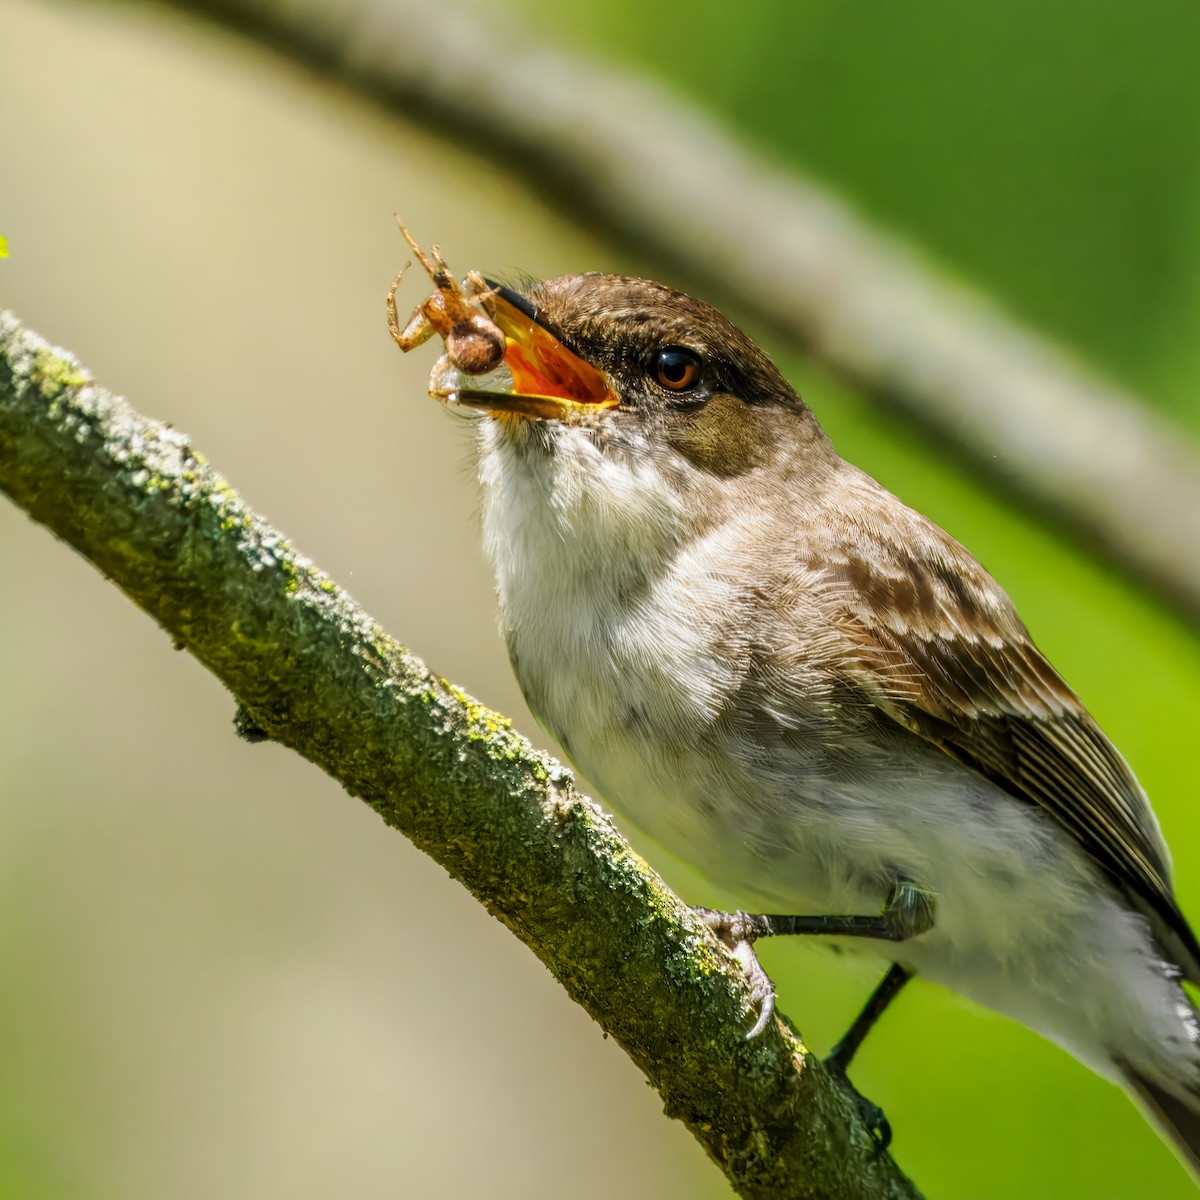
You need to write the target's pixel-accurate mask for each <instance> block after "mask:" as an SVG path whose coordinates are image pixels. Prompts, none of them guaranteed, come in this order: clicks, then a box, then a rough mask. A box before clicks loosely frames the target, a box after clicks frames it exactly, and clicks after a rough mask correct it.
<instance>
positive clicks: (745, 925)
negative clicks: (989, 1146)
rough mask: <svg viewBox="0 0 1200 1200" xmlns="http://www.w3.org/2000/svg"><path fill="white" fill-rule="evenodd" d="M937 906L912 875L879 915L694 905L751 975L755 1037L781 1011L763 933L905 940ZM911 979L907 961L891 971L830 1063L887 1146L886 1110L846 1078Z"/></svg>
mask: <svg viewBox="0 0 1200 1200" xmlns="http://www.w3.org/2000/svg"><path fill="white" fill-rule="evenodd" d="M934 907H935V906H934V898H933V893H932V892H931V891H929V890H928V889H927V888H923V887H922V886H921V885H920V884H918V883H914V882H913V881H912V880H910V879H902V880H900V881H899V882H898V883H895V884H893V886H892V890H891V891H890V892H888V894H887V899H886V900H885V901H884V904H883V909H882V910H881V911H880V912H879V913H878V914H877V915H876V916H869V917H867V916H821V917H796V916H783V915H778V914H770V913H764V914H761V915H758V916H751V915H750V914H748V913H744V912H736V913H723V912H716V911H714V910H713V909H711V908H696V909H694V910H693V911H694V912H695V913H696V914H697V916H699V917H700V919H701V920H702V921H704V923H705V924H706V925H707V926H708V927H709V929H711V930H712V931H713V932H714V933H715V934H716V935H717V937H719V938H720V939H721V941H722V942H724V943H725V945H726V946H728V947H729V949H730V950H732V951H733V953H734V954H735V955H736V957H737V958H738V960H739V961H740V962H741V964H742V966H743V967H745V969H746V973H747V974H748V975H749V976H750V988H751V999H752V1001H753V1002H754V1004H756V1005H757V1007H758V1020H757V1021H755V1022H754V1026H753V1028H752V1029H751V1030H750V1032H749V1033H747V1034H746V1037H747V1039H751V1038H755V1037H757V1036H758V1035H759V1034H760V1033H761V1032H762V1031H763V1030H764V1029H765V1028H766V1027H767V1023H768V1022H769V1021H770V1019H771V1015H772V1014H773V1013H774V1011H775V986H774V984H772V983H771V980H770V977H769V976H768V975H767V973H766V971H764V970H763V968H762V964H761V963H760V962H759V961H758V955H756V954H755V953H754V943H755V942H756V941H757V940H758V939H759V938H762V937H777V936H780V935H782V934H797V933H804V934H820V935H825V936H833V937H862V938H876V939H879V940H881V941H888V942H903V941H907V940H908V939H909V938H912V937H918V936H919V935H921V934H922V933H927V932H928V931H929V930H930V929H932V928H933V917H934ZM908 979H909V973H908V972H907V971H906V970H905V969H904V968H903V967H900V966H893V967H892V968H891V970H890V971H888V973H887V975H885V976H884V978H883V982H882V983H880V985H879V986H878V987H877V988H876V989H875V991H874V992H873V993H872V995H871V998H870V1000H868V1001H867V1004H866V1007H865V1008H864V1009H863V1010H862V1012H861V1013H859V1015H858V1017H857V1019H856V1020H855V1022H854V1024H853V1025H851V1026H850V1029H849V1030H848V1031H847V1033H846V1036H845V1037H844V1038H842V1040H841V1041H840V1042H838V1044H837V1046H836V1048H835V1049H834V1051H833V1053H832V1054H831V1055H830V1056H829V1060H828V1062H827V1064H826V1065H827V1067H828V1068H829V1071H830V1073H831V1074H832V1075H835V1076H836V1077H838V1078H839V1079H840V1080H841V1082H843V1083H844V1084H845V1086H846V1087H848V1088H849V1089H850V1091H851V1092H853V1094H854V1096H855V1099H856V1101H857V1103H858V1106H859V1111H860V1112H861V1113H862V1114H863V1119H864V1121H865V1122H866V1125H867V1127H868V1128H869V1129H870V1130H871V1132H872V1133H873V1134H874V1136H875V1138H876V1140H877V1141H878V1142H879V1145H880V1147H881V1148H882V1147H884V1146H886V1145H887V1144H888V1142H889V1141H890V1140H891V1127H890V1126H889V1125H888V1123H887V1119H886V1118H885V1117H884V1115H883V1112H882V1110H881V1109H880V1108H879V1107H878V1106H877V1105H875V1104H872V1103H871V1102H870V1101H869V1100H866V1099H865V1098H864V1097H862V1096H860V1095H859V1094H858V1092H857V1091H855V1090H854V1088H853V1086H852V1085H851V1083H850V1081H849V1080H848V1079H847V1078H846V1068H847V1067H848V1066H849V1065H850V1060H851V1059H852V1058H853V1057H854V1054H855V1052H856V1051H857V1050H858V1048H859V1046H860V1045H862V1041H863V1039H864V1038H865V1037H866V1036H867V1033H868V1032H869V1031H870V1029H871V1026H872V1025H874V1024H875V1022H876V1021H877V1020H878V1019H879V1017H880V1016H881V1015H882V1014H883V1010H884V1009H885V1008H887V1006H888V1004H890V1003H891V1001H892V999H893V998H894V997H895V996H896V994H897V993H898V992H899V991H900V989H901V988H902V987H903V986H904V984H905V983H907V982H908Z"/></svg>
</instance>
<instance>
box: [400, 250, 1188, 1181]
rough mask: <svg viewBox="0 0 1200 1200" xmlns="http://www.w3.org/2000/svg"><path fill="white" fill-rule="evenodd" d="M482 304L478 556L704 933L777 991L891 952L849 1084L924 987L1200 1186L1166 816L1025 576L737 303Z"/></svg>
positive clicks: (571, 741) (847, 1047)
mask: <svg viewBox="0 0 1200 1200" xmlns="http://www.w3.org/2000/svg"><path fill="white" fill-rule="evenodd" d="M406 236H407V233H406ZM410 241H411V239H410ZM439 263H441V260H440V259H439ZM441 265H442V266H444V263H441ZM486 284H487V288H488V290H487V291H480V287H476V288H475V291H476V292H478V293H479V294H480V297H481V298H480V299H479V300H478V302H477V304H478V307H479V308H480V310H481V311H486V314H487V316H488V318H489V319H490V320H492V321H494V322H495V323H496V325H497V326H498V327H499V328H500V329H501V330H502V332H503V334H504V337H505V345H506V352H505V353H504V358H503V361H502V362H497V358H498V355H499V353H500V351H499V350H497V351H496V353H495V354H494V355H491V356H489V357H488V361H487V362H486V364H482V367H486V369H487V370H486V371H485V372H484V373H482V374H481V373H480V371H481V368H480V367H477V368H472V369H469V370H461V369H459V364H458V363H457V362H456V360H455V356H454V355H453V354H452V355H451V357H450V360H449V361H446V360H443V361H442V362H441V363H440V364H439V367H438V368H437V369H435V372H434V379H435V381H436V385H437V386H436V388H435V394H437V395H439V396H440V398H442V399H444V400H447V401H448V402H450V403H452V404H457V405H459V406H461V407H463V408H467V409H471V410H473V411H475V412H476V413H479V414H481V415H482V416H483V418H484V419H482V420H480V421H479V422H478V433H477V447H478V449H477V464H478V478H479V487H480V495H481V513H482V530H483V540H484V545H485V548H486V552H487V555H488V558H489V559H490V561H491V564H492V567H493V570H494V573H495V579H496V586H497V594H498V601H499V614H500V617H499V619H500V626H501V629H502V632H503V636H504V639H505V641H506V643H507V647H508V652H509V656H510V658H511V662H512V665H513V668H514V671H515V673H516V677H517V680H518V681H519V684H520V687H521V689H522V691H523V693H524V695H525V697H526V699H527V701H528V704H529V707H530V709H531V711H532V712H533V714H534V715H535V717H536V718H537V720H538V721H539V722H540V723H541V724H542V725H543V726H544V727H545V728H546V729H547V730H548V731H549V732H550V733H551V734H552V735H553V736H554V737H555V738H556V739H557V741H558V742H559V744H560V745H561V746H562V748H563V749H564V751H565V752H566V754H567V755H568V757H569V758H570V759H571V760H572V762H573V763H574V764H575V765H576V766H577V767H578V768H579V770H581V771H582V772H583V773H584V774H585V775H586V776H587V777H588V778H589V779H590V780H592V781H593V783H594V784H595V785H596V787H597V788H598V789H599V791H600V793H601V794H602V795H603V797H604V798H605V799H606V800H607V801H608V803H610V804H611V805H612V806H613V808H614V809H615V810H616V811H617V812H618V813H619V814H621V815H622V816H623V817H624V818H625V819H626V820H628V821H629V822H630V823H631V824H632V825H633V826H635V827H636V828H638V829H640V830H642V831H643V832H644V833H645V834H647V835H649V836H650V837H652V838H653V839H655V841H657V842H658V843H659V844H661V845H662V846H664V847H665V848H667V849H668V850H670V851H672V852H673V853H674V854H676V855H677V856H679V857H680V858H682V859H684V860H685V861H687V862H689V863H691V864H693V865H694V866H696V867H697V868H698V869H699V870H700V872H701V873H702V874H703V875H705V876H706V877H707V878H708V879H709V880H710V881H711V882H712V883H713V884H714V885H716V886H717V887H718V888H720V889H721V891H722V892H723V893H725V894H727V895H729V896H731V897H736V899H737V903H738V904H739V905H740V906H741V908H740V911H737V912H733V913H728V914H722V913H713V912H710V911H709V910H702V912H703V914H704V915H705V917H706V919H707V920H709V921H710V923H711V924H712V925H713V927H714V929H716V930H717V931H718V933H719V934H721V936H723V937H724V938H725V940H726V941H727V942H728V943H729V944H730V945H731V946H733V947H734V948H735V949H738V950H739V951H749V952H748V953H746V954H742V955H740V956H741V957H743V961H745V962H746V963H747V965H748V966H751V968H752V972H753V970H754V969H755V968H757V963H756V960H753V951H752V949H750V946H751V942H752V940H753V939H754V938H755V937H757V936H763V935H765V934H768V933H775V932H791V931H798V932H809V933H820V934H825V935H826V936H829V937H831V938H833V939H834V941H835V942H838V943H844V942H845V940H846V939H847V938H850V939H852V940H853V944H854V946H855V948H856V949H858V950H860V951H862V952H865V953H867V954H873V955H875V956H876V957H877V958H878V959H879V960H880V962H881V965H883V966H884V968H885V974H884V976H883V979H882V982H881V983H880V985H879V986H878V988H877V989H876V991H875V993H874V994H873V995H872V997H871V999H870V1000H869V1001H868V1003H867V1005H866V1007H865V1008H864V1010H863V1012H862V1014H861V1016H860V1017H859V1018H858V1020H857V1021H856V1022H855V1023H854V1025H853V1026H852V1027H851V1030H850V1031H849V1033H848V1034H847V1036H846V1038H844V1039H843V1040H842V1042H841V1043H839V1045H838V1047H837V1048H835V1050H834V1052H833V1054H832V1055H831V1056H830V1060H829V1062H830V1066H831V1068H833V1069H834V1070H835V1071H836V1072H837V1073H838V1074H840V1075H841V1076H842V1078H843V1080H844V1082H846V1083H847V1084H848V1082H849V1081H848V1079H847V1078H846V1070H847V1068H848V1066H849V1062H850V1059H851V1058H852V1057H853V1054H854V1052H855V1051H856V1050H857V1048H858V1045H859V1044H860V1043H861V1041H862V1039H863V1037H865V1036H866V1033H867V1031H868V1030H869V1029H870V1028H871V1026H872V1025H873V1023H874V1021H875V1020H876V1019H877V1018H878V1016H879V1014H880V1013H881V1012H882V1011H883V1009H884V1008H886V1007H887V1005H888V1004H889V1003H890V1002H891V1001H892V1000H893V999H894V997H895V996H896V995H897V994H898V993H899V991H900V990H901V989H902V988H903V986H904V985H905V983H907V981H908V980H909V979H910V978H912V977H914V976H919V977H923V978H925V979H929V980H933V981H935V982H937V983H939V984H942V985H944V986H946V987H948V988H950V989H952V990H953V991H955V992H958V993H960V994H961V995H963V996H966V997H968V998H969V999H971V1000H973V1001H975V1002H977V1003H978V1004H981V1005H983V1006H984V1007H986V1008H989V1009H992V1010H995V1011H997V1012H999V1013H1002V1014H1005V1015H1007V1016H1009V1017H1011V1018H1014V1019H1016V1020H1017V1021H1019V1022H1021V1023H1023V1024H1024V1025H1026V1026H1028V1027H1029V1028H1031V1029H1033V1030H1034V1031H1036V1032H1037V1033H1039V1034H1041V1035H1043V1036H1044V1037H1046V1038H1048V1039H1050V1040H1051V1041H1052V1042H1055V1043H1057V1044H1058V1045H1059V1046H1061V1047H1062V1048H1064V1049H1065V1050H1067V1051H1068V1052H1069V1053H1071V1054H1072V1055H1074V1056H1075V1057H1076V1058H1077V1059H1079V1060H1080V1061H1081V1062H1083V1063H1084V1064H1086V1065H1087V1066H1088V1067H1090V1068H1091V1069H1092V1070H1093V1071H1095V1072H1096V1073H1098V1074H1099V1075H1101V1076H1103V1077H1104V1078H1106V1079H1108V1080H1111V1081H1112V1082H1114V1083H1116V1084H1118V1085H1119V1086H1121V1087H1123V1088H1124V1089H1125V1090H1126V1091H1127V1093H1128V1094H1129V1095H1130V1096H1131V1098H1132V1099H1133V1100H1134V1101H1135V1102H1136V1103H1137V1104H1138V1105H1139V1106H1140V1107H1141V1109H1142V1110H1143V1112H1144V1113H1145V1115H1146V1116H1147V1117H1148V1118H1149V1120H1150V1121H1151V1123H1152V1124H1154V1125H1155V1126H1156V1127H1157V1128H1158V1130H1159V1131H1160V1133H1161V1134H1162V1135H1163V1136H1164V1138H1165V1140H1166V1141H1167V1142H1168V1143H1169V1144H1170V1145H1171V1146H1172V1147H1173V1148H1174V1150H1175V1151H1176V1153H1177V1155H1178V1156H1179V1157H1180V1159H1181V1161H1182V1162H1183V1163H1184V1165H1185V1166H1186V1167H1187V1168H1188V1169H1189V1170H1190V1171H1191V1173H1192V1174H1193V1176H1194V1177H1196V1176H1197V1175H1198V1173H1200V1018H1198V1014H1197V1011H1196V1009H1195V1007H1194V1006H1193V1005H1192V1003H1191V1001H1190V1000H1189V998H1188V997H1187V995H1186V993H1185V992H1184V990H1183V987H1182V982H1183V981H1184V980H1186V981H1188V982H1189V983H1192V984H1196V985H1200V944H1198V943H1197V939H1196V935H1195V934H1194V932H1193V931H1192V928H1191V927H1190V926H1189V924H1188V922H1187V920H1186V919H1185V917H1184V916H1183V914H1182V912H1181V911H1180V908H1179V905H1178V902H1177V900H1176V898H1175V894H1174V891H1173V887H1172V882H1171V861H1170V856H1169V853H1168V850H1167V846H1166V843H1165V841H1164V839H1163V837H1162V834H1161V832H1160V828H1159V825H1158V822H1157V820H1156V818H1155V816H1154V813H1153V811H1152V809H1151V807H1150V804H1149V801H1148V799H1147V797H1146V794H1145V792H1144V791H1143V790H1142V788H1141V787H1140V786H1139V784H1138V782H1137V780H1136V778H1135V776H1134V774H1133V772H1132V771H1131V769H1130V767H1129V766H1128V765H1127V763H1126V762H1125V760H1124V758H1122V756H1121V754H1120V753H1119V752H1118V751H1117V749H1116V748H1115V747H1114V746H1113V744H1112V743H1111V742H1110V741H1109V739H1108V738H1107V737H1106V736H1105V735H1104V733H1103V732H1101V730H1100V728H1099V726H1098V725H1097V724H1096V722H1095V720H1094V719H1093V718H1092V716H1091V715H1090V714H1089V713H1088V711H1087V709H1086V708H1085V707H1084V705H1083V703H1082V702H1081V701H1080V699H1079V698H1078V697H1077V696H1076V694H1075V693H1074V692H1073V691H1072V690H1071V688H1070V687H1069V686H1068V685H1067V683H1066V682H1065V681H1064V680H1063V679H1062V677H1061V676H1060V675H1059V673H1058V672H1057V671H1056V670H1055V669H1054V668H1053V667H1052V666H1051V665H1050V663H1049V662H1048V661H1047V659H1046V657H1045V656H1044V655H1043V654H1042V652H1041V651H1040V650H1039V649H1038V648H1037V646H1036V645H1035V643H1034V641H1033V639H1032V637H1031V635H1030V633H1029V632H1028V630H1027V629H1026V626H1025V625H1024V624H1023V623H1022V621H1021V619H1020V617H1019V616H1018V614H1017V612H1016V610H1015V608H1014V606H1013V603H1012V602H1011V601H1010V599H1009V598H1008V596H1007V595H1006V594H1005V592H1004V591H1003V590H1002V589H1001V587H1000V586H999V584H997V583H996V582H995V581H994V580H993V579H992V577H991V576H990V575H989V574H988V573H987V571H986V570H985V569H984V568H983V567H982V566H981V565H980V563H979V562H977V561H976V559H975V558H974V557H972V555H971V554H970V553H969V552H968V551H967V550H966V549H965V548H964V547H963V546H961V545H960V544H959V543H958V542H957V541H955V540H954V538H952V537H951V536H950V535H949V534H947V533H946V532H944V531H943V530H942V529H941V528H940V527H939V526H937V525H936V524H934V523H933V522H932V521H930V520H929V519H927V518H926V517H924V516H922V515H921V514H920V513H918V512H916V511H915V510H914V509H912V508H910V507H908V506H907V505H905V504H904V503H903V502H902V501H901V500H900V499H898V498H897V497H896V496H894V495H893V494H891V493H890V492H888V491H887V490H885V489H884V488H883V487H882V486H881V485H880V484H879V483H877V482H876V481H875V480H874V479H872V478H871V477H870V476H869V475H867V474H866V473H864V472H863V471H861V470H859V469H858V468H857V467H855V466H853V465H852V464H851V463H849V462H847V461H846V460H844V459H843V458H841V457H840V455H839V454H838V453H837V451H836V450H835V449H834V446H833V444H832V442H831V441H830V439H829V437H828V436H827V435H826V433H825V432H824V431H823V430H822V428H821V426H820V425H819V423H818V421H817V419H816V417H815V416H814V414H813V412H812V411H811V409H810V408H809V407H808V405H807V404H806V403H805V402H804V401H803V400H802V399H801V398H800V396H799V395H798V394H797V392H796V391H795V390H793V388H792V387H791V385H790V384H789V383H788V382H787V380H786V379H785V378H784V376H783V375H782V373H781V372H780V371H779V369H778V368H777V367H776V366H775V364H774V363H773V362H772V361H771V359H770V358H769V356H768V355H767V354H766V353H765V352H764V351H763V350H762V349H760V348H759V346H758V345H757V344H756V343H755V342H754V341H753V340H752V339H751V338H750V337H749V336H747V335H746V334H745V333H743V332H742V331H741V330H740V329H739V328H738V327H736V326H735V325H734V324H733V323H732V322H731V321H730V320H729V319H727V318H726V317H725V316H724V315H722V313H721V312H719V311H718V310H717V309H716V308H715V307H713V306H711V305H709V304H708V303H706V302H704V301H702V300H699V299H695V298H693V297H691V296H689V295H686V294H684V293H682V292H680V291H677V290H675V289H673V288H671V287H668V286H666V285H664V284H661V283H657V282H653V281H650V280H644V279H637V278H633V277H629V276H624V275H612V274H602V273H588V274H573V275H565V276H561V277H559V278H555V279H549V280H546V281H541V282H537V281H523V282H522V284H521V286H520V287H516V286H508V285H503V284H496V283H493V282H492V281H490V280H488V281H486ZM439 286H441V285H439ZM393 292H394V285H393ZM389 303H391V301H389ZM392 316H393V318H394V313H393V314H392ZM393 327H394V331H395V323H394V320H393ZM398 340H399V339H398ZM403 348H406V347H403ZM451 348H452V349H453V346H452V344H451ZM747 913H756V914H759V915H755V916H747V915H746V914H747ZM769 914H775V915H769ZM780 914H782V915H780ZM757 972H758V974H757V976H756V980H757V983H756V986H758V988H759V994H760V996H761V999H762V1007H763V1012H764V1013H765V1014H766V1015H769V1013H770V1004H771V999H770V985H769V982H764V977H763V976H762V974H761V968H757ZM764 1019H765V1017H763V1016H760V1020H759V1022H758V1025H757V1026H756V1028H755V1030H753V1031H752V1032H757V1031H758V1028H760V1027H761V1025H762V1024H763V1021H764ZM860 1099H861V1098H860ZM862 1103H863V1106H864V1115H867V1116H868V1117H873V1118H874V1119H873V1120H872V1121H871V1123H872V1124H873V1125H874V1127H875V1129H876V1132H877V1135H878V1136H880V1138H881V1139H883V1140H886V1138H887V1137H888V1136H890V1130H889V1129H888V1127H887V1125H886V1121H885V1120H884V1119H883V1118H882V1113H881V1112H879V1111H878V1110H874V1109H873V1106H870V1105H869V1103H868V1102H866V1101H865V1100H864V1101H862Z"/></svg>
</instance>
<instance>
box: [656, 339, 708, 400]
mask: <svg viewBox="0 0 1200 1200" xmlns="http://www.w3.org/2000/svg"><path fill="white" fill-rule="evenodd" d="M701 365H702V364H701V362H700V355H698V354H697V353H696V352H695V350H689V349H687V347H686V346H664V347H663V348H662V349H661V350H659V351H658V353H657V354H655V356H654V362H653V364H652V367H651V370H652V371H653V372H654V378H655V379H657V380H658V382H659V384H661V385H662V386H663V387H665V388H666V389H667V391H669V392H690V391H691V390H692V388H694V387H695V386H696V384H698V383H699V382H700V367H701Z"/></svg>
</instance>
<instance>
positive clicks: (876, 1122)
mask: <svg viewBox="0 0 1200 1200" xmlns="http://www.w3.org/2000/svg"><path fill="white" fill-rule="evenodd" d="M825 1070H826V1072H827V1073H828V1075H829V1077H830V1078H831V1079H835V1080H837V1082H838V1084H839V1085H840V1086H841V1087H842V1088H843V1089H844V1090H845V1091H847V1092H849V1093H850V1098H851V1100H853V1101H854V1107H855V1108H856V1109H857V1110H858V1116H859V1119H860V1120H861V1121H862V1123H863V1124H864V1125H865V1126H866V1128H867V1132H868V1133H869V1134H870V1135H871V1138H872V1140H873V1141H874V1142H875V1152H876V1153H877V1154H882V1153H883V1152H884V1151H885V1150H886V1149H887V1148H888V1147H889V1146H890V1145H891V1144H892V1126H891V1122H890V1121H889V1120H888V1119H887V1117H886V1116H885V1115H884V1112H883V1109H882V1108H880V1107H879V1105H878V1104H876V1103H875V1102H874V1101H873V1100H868V1099H867V1098H866V1096H864V1095H863V1094H862V1092H860V1091H859V1090H858V1088H856V1087H855V1086H854V1084H852V1083H851V1082H850V1077H849V1076H848V1075H847V1074H846V1072H845V1070H844V1068H843V1067H842V1065H841V1064H840V1063H839V1062H837V1061H836V1056H835V1055H833V1054H831V1055H830V1056H829V1057H828V1058H827V1059H826V1060H825Z"/></svg>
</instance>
